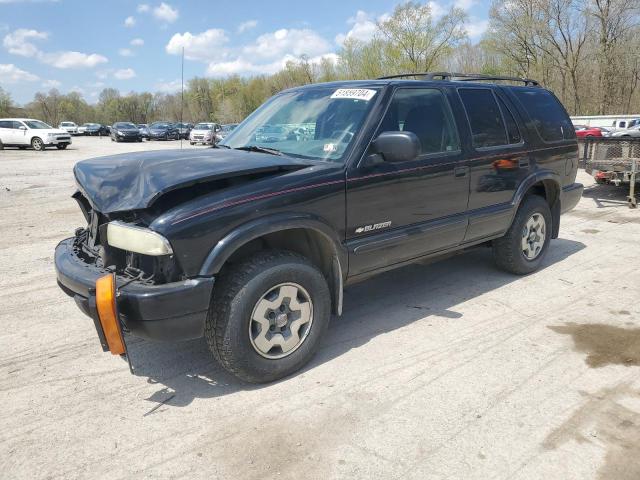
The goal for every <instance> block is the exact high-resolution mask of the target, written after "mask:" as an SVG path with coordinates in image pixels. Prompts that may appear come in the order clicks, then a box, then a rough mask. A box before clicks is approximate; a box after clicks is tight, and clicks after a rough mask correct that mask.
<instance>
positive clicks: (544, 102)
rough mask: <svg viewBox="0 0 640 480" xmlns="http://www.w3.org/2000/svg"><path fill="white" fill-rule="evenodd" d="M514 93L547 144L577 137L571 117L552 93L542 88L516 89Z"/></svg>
mask: <svg viewBox="0 0 640 480" xmlns="http://www.w3.org/2000/svg"><path fill="white" fill-rule="evenodd" d="M512 91H513V93H514V94H515V96H516V97H517V98H518V100H520V103H522V106H523V107H524V108H525V110H526V111H527V112H528V113H529V116H530V117H531V120H532V121H533V123H534V125H535V127H536V130H538V133H539V134H540V137H542V139H543V140H544V141H545V142H557V141H559V140H564V139H569V138H574V137H575V131H574V129H573V125H572V124H571V121H570V120H569V117H568V116H567V114H566V112H565V111H564V108H562V105H560V102H558V100H557V99H556V97H554V96H553V95H552V94H551V93H549V92H548V91H546V90H543V89H542V88H515V89H513V90H512Z"/></svg>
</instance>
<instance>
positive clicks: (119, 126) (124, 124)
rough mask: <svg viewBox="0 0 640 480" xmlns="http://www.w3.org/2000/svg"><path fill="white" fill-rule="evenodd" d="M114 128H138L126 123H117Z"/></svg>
mask: <svg viewBox="0 0 640 480" xmlns="http://www.w3.org/2000/svg"><path fill="white" fill-rule="evenodd" d="M114 127H116V128H138V127H136V126H135V125H134V124H133V123H126V122H121V123H116V124H115V125H114Z"/></svg>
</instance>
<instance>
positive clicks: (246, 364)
mask: <svg viewBox="0 0 640 480" xmlns="http://www.w3.org/2000/svg"><path fill="white" fill-rule="evenodd" d="M330 305H331V302H330V294H329V287H328V286H327V282H326V280H325V278H324V276H323V275H322V273H321V272H320V271H319V270H318V269H317V268H316V267H315V266H314V265H312V264H311V263H310V262H309V261H308V260H307V259H306V258H304V257H302V256H300V255H298V254H296V253H292V252H286V251H270V252H260V253H258V254H256V255H254V256H252V257H250V258H248V259H246V260H244V261H243V262H241V263H239V264H237V265H235V266H233V267H232V268H231V269H230V270H229V271H227V272H226V273H225V274H223V275H222V276H221V277H220V280H219V282H218V283H217V284H216V288H214V294H213V298H212V302H211V307H210V309H209V316H208V318H207V321H206V324H205V337H206V339H207V343H208V345H209V349H210V350H211V352H212V353H213V355H214V357H215V358H216V359H217V360H218V361H219V362H220V363H221V364H222V366H223V367H224V368H225V369H226V370H228V371H229V372H231V373H233V374H234V375H236V376H237V377H239V378H241V379H242V380H245V381H248V382H252V383H262V382H270V381H273V380H277V379H279V378H282V377H284V376H286V375H289V374H290V373H293V372H295V371H296V370H298V369H300V368H301V367H302V366H303V365H305V364H306V363H307V362H308V361H309V360H310V359H311V357H312V356H313V354H314V353H315V351H316V350H317V348H318V346H319V344H320V340H321V338H322V336H323V334H324V333H325V331H326V329H327V326H328V325H329V317H330V313H331V308H330Z"/></svg>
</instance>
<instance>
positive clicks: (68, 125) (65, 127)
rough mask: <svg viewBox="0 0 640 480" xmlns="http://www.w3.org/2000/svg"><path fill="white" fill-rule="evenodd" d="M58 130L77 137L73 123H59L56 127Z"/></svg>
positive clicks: (76, 127) (76, 126) (76, 128)
mask: <svg viewBox="0 0 640 480" xmlns="http://www.w3.org/2000/svg"><path fill="white" fill-rule="evenodd" d="M58 128H59V129H60V130H64V131H66V132H67V133H68V134H69V135H78V133H79V132H78V125H76V124H75V123H73V122H60V125H58Z"/></svg>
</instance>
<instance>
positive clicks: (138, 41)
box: [129, 38, 144, 47]
mask: <svg viewBox="0 0 640 480" xmlns="http://www.w3.org/2000/svg"><path fill="white" fill-rule="evenodd" d="M129 44H130V45H131V46H133V47H141V46H142V45H144V40H143V39H141V38H134V39H133V40H131V41H130V42H129Z"/></svg>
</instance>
